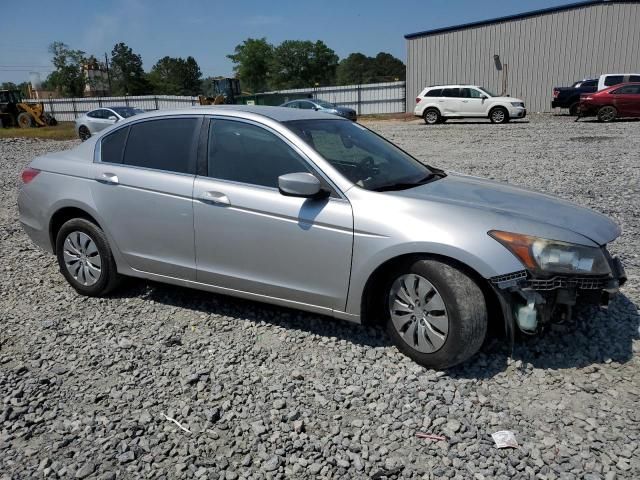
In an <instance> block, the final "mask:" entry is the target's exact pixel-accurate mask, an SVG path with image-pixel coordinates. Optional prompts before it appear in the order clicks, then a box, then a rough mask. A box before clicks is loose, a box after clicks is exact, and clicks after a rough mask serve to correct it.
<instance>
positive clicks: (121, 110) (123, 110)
mask: <svg viewBox="0 0 640 480" xmlns="http://www.w3.org/2000/svg"><path fill="white" fill-rule="evenodd" d="M111 110H113V111H114V112H116V113H117V114H118V115H120V116H121V117H122V118H129V117H133V116H134V115H138V114H139V113H142V110H140V109H139V108H132V107H111Z"/></svg>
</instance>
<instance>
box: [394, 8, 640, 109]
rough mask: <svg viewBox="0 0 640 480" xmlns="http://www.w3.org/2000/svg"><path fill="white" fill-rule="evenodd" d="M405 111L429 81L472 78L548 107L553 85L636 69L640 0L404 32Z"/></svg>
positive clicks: (473, 81)
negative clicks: (405, 65) (416, 31)
mask: <svg viewBox="0 0 640 480" xmlns="http://www.w3.org/2000/svg"><path fill="white" fill-rule="evenodd" d="M405 38H406V39H407V111H410V112H412V111H413V108H414V106H415V97H416V95H417V94H418V93H420V91H421V90H422V89H423V88H424V87H426V86H428V85H436V84H449V83H470V84H476V85H481V86H484V87H486V88H488V89H489V90H492V91H494V92H495V93H498V94H500V93H503V92H504V93H507V94H509V95H511V96H514V97H519V98H522V99H524V101H525V103H526V104H527V109H528V110H529V111H532V112H544V111H551V97H552V89H553V87H554V86H569V85H571V84H572V83H573V82H575V81H577V80H581V79H583V78H586V77H592V76H593V77H595V76H598V75H600V74H603V73H637V72H640V0H626V1H623V0H591V1H584V2H580V3H572V4H570V5H564V6H561V7H555V8H547V9H544V10H536V11H533V12H527V13H523V14H519V15H512V16H508V17H501V18H496V19H493V20H486V21H481V22H475V23H469V24H465V25H457V26H453V27H447V28H440V29H437V30H430V31H426V32H418V33H412V34H409V35H405Z"/></svg>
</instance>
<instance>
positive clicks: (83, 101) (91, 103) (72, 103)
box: [27, 95, 199, 122]
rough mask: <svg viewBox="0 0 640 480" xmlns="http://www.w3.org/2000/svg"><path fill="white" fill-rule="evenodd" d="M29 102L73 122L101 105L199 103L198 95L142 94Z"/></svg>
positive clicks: (167, 106)
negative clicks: (40, 105) (40, 104)
mask: <svg viewBox="0 0 640 480" xmlns="http://www.w3.org/2000/svg"><path fill="white" fill-rule="evenodd" d="M27 101H28V102H29V103H37V102H43V103H44V107H45V111H46V112H48V113H51V114H52V115H53V116H54V117H55V119H56V120H58V121H59V122H72V121H73V120H75V119H76V118H78V117H79V116H80V115H82V114H83V113H87V112H89V111H91V110H94V109H96V108H100V107H116V106H122V107H124V106H127V107H135V108H141V109H143V110H166V109H172V108H184V107H190V106H193V105H198V104H199V103H198V97H188V96H178V95H141V96H127V97H88V98H52V99H48V100H27Z"/></svg>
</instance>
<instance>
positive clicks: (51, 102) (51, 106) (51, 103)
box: [49, 95, 55, 118]
mask: <svg viewBox="0 0 640 480" xmlns="http://www.w3.org/2000/svg"><path fill="white" fill-rule="evenodd" d="M49 111H50V112H51V116H52V117H53V118H55V117H54V115H53V100H52V99H51V95H49Z"/></svg>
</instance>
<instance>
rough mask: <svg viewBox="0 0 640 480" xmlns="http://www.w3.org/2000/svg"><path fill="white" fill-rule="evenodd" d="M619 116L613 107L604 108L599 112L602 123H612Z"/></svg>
mask: <svg viewBox="0 0 640 480" xmlns="http://www.w3.org/2000/svg"><path fill="white" fill-rule="evenodd" d="M617 116H618V111H617V110H616V109H615V107H612V106H611V105H607V106H604V107H602V108H600V110H598V120H600V121H601V122H605V123H606V122H612V121H614V120H615V119H616V117H617Z"/></svg>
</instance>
